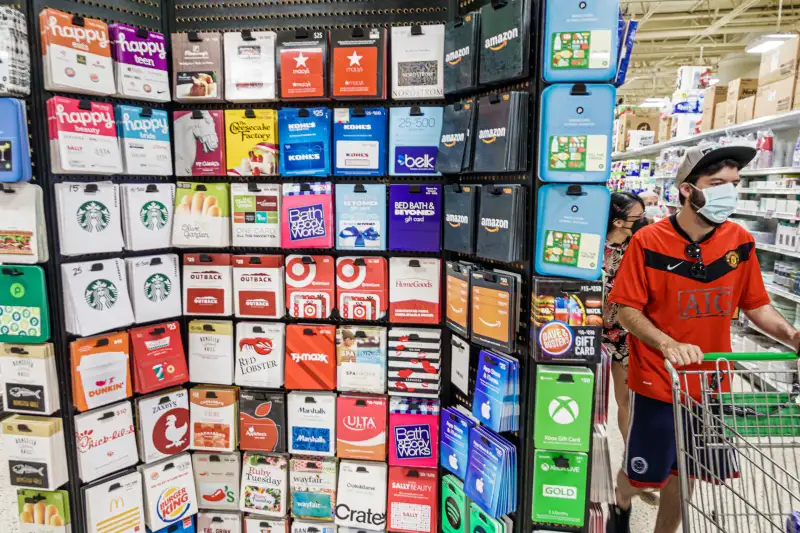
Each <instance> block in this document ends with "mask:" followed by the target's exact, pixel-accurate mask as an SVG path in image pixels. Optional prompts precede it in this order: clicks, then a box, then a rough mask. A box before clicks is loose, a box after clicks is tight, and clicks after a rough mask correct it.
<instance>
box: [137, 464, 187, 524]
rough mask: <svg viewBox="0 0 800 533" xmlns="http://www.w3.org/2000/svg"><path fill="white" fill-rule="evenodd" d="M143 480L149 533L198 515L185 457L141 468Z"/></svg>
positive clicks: (139, 468)
mask: <svg viewBox="0 0 800 533" xmlns="http://www.w3.org/2000/svg"><path fill="white" fill-rule="evenodd" d="M138 470H139V472H140V473H141V475H142V479H143V480H144V508H145V513H144V516H145V522H146V523H147V527H148V528H150V530H151V531H157V530H159V529H162V528H166V527H167V526H170V525H172V524H175V523H178V522H180V521H182V520H184V519H185V518H188V517H191V516H194V515H196V514H197V508H198V505H197V493H196V492H195V486H194V474H193V471H192V461H191V459H190V456H189V454H188V453H183V454H181V455H177V456H175V457H168V458H166V459H163V460H162V461H159V462H157V463H153V464H149V465H140V466H139V467H138Z"/></svg>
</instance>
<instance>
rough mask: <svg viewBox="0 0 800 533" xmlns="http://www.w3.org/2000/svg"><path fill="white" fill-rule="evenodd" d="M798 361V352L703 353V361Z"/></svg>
mask: <svg viewBox="0 0 800 533" xmlns="http://www.w3.org/2000/svg"><path fill="white" fill-rule="evenodd" d="M723 359H724V360H727V361H796V360H797V354H794V353H791V352H789V353H774V352H742V353H725V352H714V353H707V354H704V355H703V361H704V362H705V361H720V360H723Z"/></svg>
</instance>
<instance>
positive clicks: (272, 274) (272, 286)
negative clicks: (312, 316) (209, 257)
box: [233, 255, 286, 318]
mask: <svg viewBox="0 0 800 533" xmlns="http://www.w3.org/2000/svg"><path fill="white" fill-rule="evenodd" d="M283 284H284V282H283V256H282V255H234V256H233V292H234V296H233V298H234V300H233V304H234V313H235V314H236V316H239V317H245V318H249V317H253V318H262V317H263V318H282V317H283V315H284V314H285V313H286V304H285V303H284V302H283V291H284V289H283Z"/></svg>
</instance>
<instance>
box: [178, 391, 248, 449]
mask: <svg viewBox="0 0 800 533" xmlns="http://www.w3.org/2000/svg"><path fill="white" fill-rule="evenodd" d="M189 417H190V420H191V424H190V437H189V438H190V440H191V442H190V444H189V447H190V448H191V449H192V450H207V451H217V452H231V451H234V450H235V449H236V443H237V441H236V435H237V431H236V428H237V426H238V420H239V416H238V413H237V389H236V388H235V387H214V386H211V385H199V386H196V387H194V388H193V389H191V390H190V391H189Z"/></svg>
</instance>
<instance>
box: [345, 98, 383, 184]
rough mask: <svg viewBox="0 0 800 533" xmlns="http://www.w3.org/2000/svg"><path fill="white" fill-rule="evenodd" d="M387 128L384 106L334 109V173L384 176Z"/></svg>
mask: <svg viewBox="0 0 800 533" xmlns="http://www.w3.org/2000/svg"><path fill="white" fill-rule="evenodd" d="M387 130H388V113H387V111H386V109H384V108H382V107H368V108H362V107H353V108H336V109H334V110H333V175H334V176H384V175H385V174H386V132H387ZM337 188H338V186H337Z"/></svg>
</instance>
